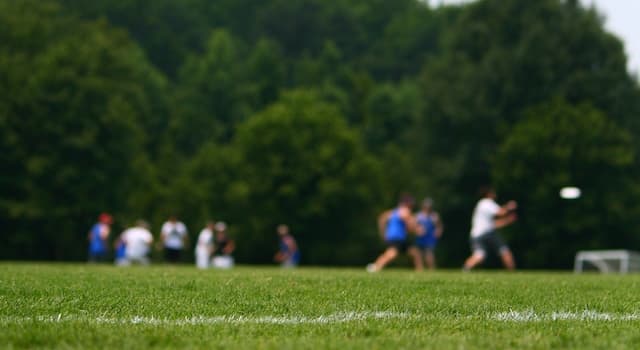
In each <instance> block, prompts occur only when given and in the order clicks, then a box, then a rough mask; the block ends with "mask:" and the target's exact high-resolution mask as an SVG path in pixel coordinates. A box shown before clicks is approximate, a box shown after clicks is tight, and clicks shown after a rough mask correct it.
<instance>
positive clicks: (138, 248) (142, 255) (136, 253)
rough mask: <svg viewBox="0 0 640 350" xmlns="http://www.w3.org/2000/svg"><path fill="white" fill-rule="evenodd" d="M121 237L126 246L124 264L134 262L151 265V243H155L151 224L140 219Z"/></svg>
mask: <svg viewBox="0 0 640 350" xmlns="http://www.w3.org/2000/svg"><path fill="white" fill-rule="evenodd" d="M121 237H122V241H123V243H124V244H125V246H126V249H125V260H124V263H123V265H131V264H132V263H138V264H141V265H149V257H148V255H149V251H150V248H151V243H153V235H152V234H151V232H150V231H149V224H148V223H147V222H146V221H144V220H138V221H136V223H135V225H134V226H133V227H131V228H128V229H126V230H125V231H124V232H122V236H121Z"/></svg>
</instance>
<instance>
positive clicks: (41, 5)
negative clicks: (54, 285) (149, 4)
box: [0, 1, 165, 259]
mask: <svg viewBox="0 0 640 350" xmlns="http://www.w3.org/2000/svg"><path fill="white" fill-rule="evenodd" d="M0 8H1V9H2V11H0V12H1V14H0V26H2V28H4V30H3V40H2V43H1V44H0V62H3V63H7V64H6V65H5V64H2V65H1V66H0V76H3V77H7V79H2V80H1V81H0V84H2V86H1V87H0V89H2V91H10V92H11V93H8V94H2V96H0V135H2V141H0V157H1V158H0V161H1V162H2V164H3V172H2V179H1V180H0V186H2V187H1V191H2V193H3V196H2V197H3V199H2V201H1V202H0V214H1V216H2V221H3V223H6V226H3V227H5V229H6V235H7V238H8V239H7V241H8V244H7V245H6V246H3V247H2V249H3V256H7V257H12V258H21V257H32V258H40V259H51V258H55V259H61V258H66V259H69V258H73V259H77V258H80V257H83V256H84V254H83V253H84V251H85V245H86V232H87V230H88V226H89V224H90V223H91V221H92V220H93V219H94V218H95V217H96V215H97V214H98V213H99V212H100V211H102V210H109V211H115V212H116V213H121V212H120V210H123V211H124V210H126V209H127V208H126V207H127V205H128V204H129V203H128V201H127V196H128V194H129V193H130V192H131V191H135V188H136V184H138V183H139V182H140V181H141V179H142V178H143V177H144V176H145V175H148V174H147V173H144V172H142V171H141V170H142V168H141V167H140V166H139V165H140V164H142V163H144V162H145V159H146V158H147V157H148V155H147V153H146V152H145V146H146V145H147V142H148V141H147V140H148V139H147V138H146V137H145V135H146V134H145V131H148V132H154V130H153V129H152V127H151V125H153V124H154V123H155V122H154V120H156V118H158V115H156V114H155V112H156V111H157V110H156V109H155V108H154V103H155V102H156V101H162V99H163V98H164V95H163V91H164V88H165V87H164V79H163V77H162V76H161V75H160V74H158V73H157V72H156V71H155V70H154V69H153V68H151V66H150V65H149V63H148V62H147V61H145V59H144V55H143V54H142V51H141V50H140V49H139V48H138V47H137V46H136V45H135V44H134V43H132V42H131V40H130V39H129V37H128V36H127V35H126V33H124V32H123V31H120V30H114V29H113V28H111V27H109V26H108V25H107V24H105V23H104V22H80V21H76V20H73V19H69V18H66V17H64V16H62V14H61V13H60V9H59V7H58V6H56V5H55V4H54V3H51V2H47V1H43V2H40V1H37V2H36V1H23V2H17V3H15V2H8V1H2V2H0Z"/></svg>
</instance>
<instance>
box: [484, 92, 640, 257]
mask: <svg viewBox="0 0 640 350" xmlns="http://www.w3.org/2000/svg"><path fill="white" fill-rule="evenodd" d="M492 164H493V171H492V174H493V179H494V181H495V184H496V186H497V187H498V189H499V191H500V192H501V193H504V194H505V195H508V196H510V197H513V198H517V199H518V201H519V203H520V210H521V213H520V218H521V220H520V223H519V224H518V225H516V226H515V227H514V228H513V229H511V230H509V235H508V237H509V241H510V244H511V245H512V248H513V249H514V251H515V252H516V256H518V257H520V259H521V263H522V265H523V266H526V267H535V268H552V267H556V268H557V267H570V266H571V264H572V262H573V257H574V254H575V253H576V251H578V250H582V249H606V248H627V247H632V246H636V245H637V244H638V243H640V240H639V239H638V238H637V233H636V232H635V227H637V225H638V219H637V218H638V213H639V212H638V210H639V209H640V207H639V206H638V204H637V201H636V198H637V196H638V194H640V193H639V192H638V190H640V188H639V187H638V186H637V184H635V177H636V176H635V173H636V171H634V168H635V169H637V168H636V167H635V152H634V148H633V145H632V142H631V135H630V134H629V133H628V132H626V131H624V130H622V129H620V128H619V127H618V126H617V125H616V124H615V123H614V122H612V121H611V120H609V119H608V118H607V117H606V116H605V115H604V114H603V113H602V112H600V111H598V110H597V109H595V108H593V107H591V106H590V105H587V104H581V105H578V106H573V105H570V104H568V103H567V102H565V101H562V100H555V101H553V102H551V103H548V104H544V105H542V106H539V107H536V108H533V109H531V110H529V111H528V112H527V113H526V116H525V118H524V119H523V120H522V121H520V122H519V123H518V124H516V125H515V126H514V128H513V131H512V132H511V133H510V134H509V136H508V137H507V138H506V139H505V140H504V142H503V143H502V145H500V147H499V149H498V152H497V154H496V156H495V158H494V160H493V162H492ZM571 185H574V186H577V187H579V188H581V189H582V191H583V193H584V194H583V196H582V197H581V198H579V199H577V200H573V201H568V200H563V199H561V198H560V197H559V196H558V192H559V190H560V188H562V187H564V186H571Z"/></svg>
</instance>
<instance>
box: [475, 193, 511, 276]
mask: <svg viewBox="0 0 640 350" xmlns="http://www.w3.org/2000/svg"><path fill="white" fill-rule="evenodd" d="M480 192H481V195H482V199H480V201H479V202H478V204H477V205H476V207H475V209H474V210H473V218H472V220H471V251H472V253H471V256H470V257H469V258H467V260H466V261H465V262H464V267H463V270H464V271H469V270H471V269H472V268H474V267H475V266H477V265H478V264H480V263H482V262H483V261H484V259H485V257H486V255H487V251H488V250H490V249H493V250H495V251H496V252H498V253H499V254H500V258H501V259H502V263H503V264H504V266H505V267H506V268H507V269H509V270H513V269H515V261H514V259H513V254H512V253H511V250H510V249H509V246H507V245H506V244H505V243H504V241H503V240H502V238H501V237H500V235H498V233H497V232H496V231H495V230H496V229H499V228H502V227H505V226H508V225H510V224H512V223H514V222H515V221H516V220H517V215H516V213H515V210H516V209H517V207H518V204H517V203H516V202H515V201H509V202H507V203H506V204H505V205H503V206H500V205H498V203H496V201H495V200H496V197H497V196H496V192H495V190H494V189H493V188H491V187H485V188H483V189H482V190H481V191H480Z"/></svg>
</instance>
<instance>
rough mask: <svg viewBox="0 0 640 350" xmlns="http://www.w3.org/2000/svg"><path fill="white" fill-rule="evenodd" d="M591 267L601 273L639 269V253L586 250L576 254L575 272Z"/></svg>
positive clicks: (626, 271)
mask: <svg viewBox="0 0 640 350" xmlns="http://www.w3.org/2000/svg"><path fill="white" fill-rule="evenodd" d="M593 268H595V269H597V270H599V271H600V272H602V273H611V272H617V273H628V272H634V271H640V253H638V252H633V251H629V250H586V251H580V252H578V254H576V260H575V265H574V272H575V273H581V272H582V271H585V270H588V269H593Z"/></svg>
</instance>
